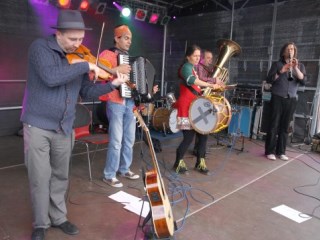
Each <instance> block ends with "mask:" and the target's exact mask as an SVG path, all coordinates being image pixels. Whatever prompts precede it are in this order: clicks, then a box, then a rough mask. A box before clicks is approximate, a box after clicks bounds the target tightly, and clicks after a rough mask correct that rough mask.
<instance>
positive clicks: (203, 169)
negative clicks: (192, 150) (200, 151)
mask: <svg viewBox="0 0 320 240" xmlns="http://www.w3.org/2000/svg"><path fill="white" fill-rule="evenodd" d="M195 169H196V170H197V171H199V172H200V173H202V174H205V175H208V173H209V169H208V168H207V166H206V162H205V160H204V158H200V159H197V163H196V166H195Z"/></svg>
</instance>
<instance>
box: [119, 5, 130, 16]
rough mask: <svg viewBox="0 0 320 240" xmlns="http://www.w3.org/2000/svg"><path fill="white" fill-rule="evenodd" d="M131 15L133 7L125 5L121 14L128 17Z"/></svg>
mask: <svg viewBox="0 0 320 240" xmlns="http://www.w3.org/2000/svg"><path fill="white" fill-rule="evenodd" d="M130 15H131V9H130V8H128V7H123V8H122V10H121V16H122V17H126V18H127V17H130Z"/></svg>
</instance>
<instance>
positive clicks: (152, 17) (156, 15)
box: [149, 13, 159, 24]
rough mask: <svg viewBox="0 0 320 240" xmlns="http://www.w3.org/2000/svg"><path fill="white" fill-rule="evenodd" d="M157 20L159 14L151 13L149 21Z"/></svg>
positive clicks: (155, 21) (154, 21)
mask: <svg viewBox="0 0 320 240" xmlns="http://www.w3.org/2000/svg"><path fill="white" fill-rule="evenodd" d="M158 20H159V14H158V13H152V14H151V17H150V19H149V23H153V24H156V23H157V22H158Z"/></svg>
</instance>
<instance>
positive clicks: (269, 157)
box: [267, 154, 277, 161]
mask: <svg viewBox="0 0 320 240" xmlns="http://www.w3.org/2000/svg"><path fill="white" fill-rule="evenodd" d="M267 158H268V159H269V160H272V161H275V160H277V158H276V156H275V155H274V154H268V155H267Z"/></svg>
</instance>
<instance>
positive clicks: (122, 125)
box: [103, 99, 136, 179]
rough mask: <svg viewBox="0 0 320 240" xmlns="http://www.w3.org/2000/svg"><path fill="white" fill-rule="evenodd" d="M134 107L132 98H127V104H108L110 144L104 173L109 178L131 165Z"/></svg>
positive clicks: (124, 171)
mask: <svg viewBox="0 0 320 240" xmlns="http://www.w3.org/2000/svg"><path fill="white" fill-rule="evenodd" d="M133 107H134V101H133V100H132V99H125V105H122V104H118V103H113V102H110V101H108V102H107V104H106V108H107V109H106V112H107V117H108V120H109V132H108V134H109V146H108V152H107V159H106V165H105V167H104V171H103V174H104V177H105V178H107V179H111V178H113V177H115V176H116V173H117V172H120V173H126V172H128V171H129V168H130V166H131V163H132V154H133V145H134V141H135V131H136V120H135V117H134V115H133Z"/></svg>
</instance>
